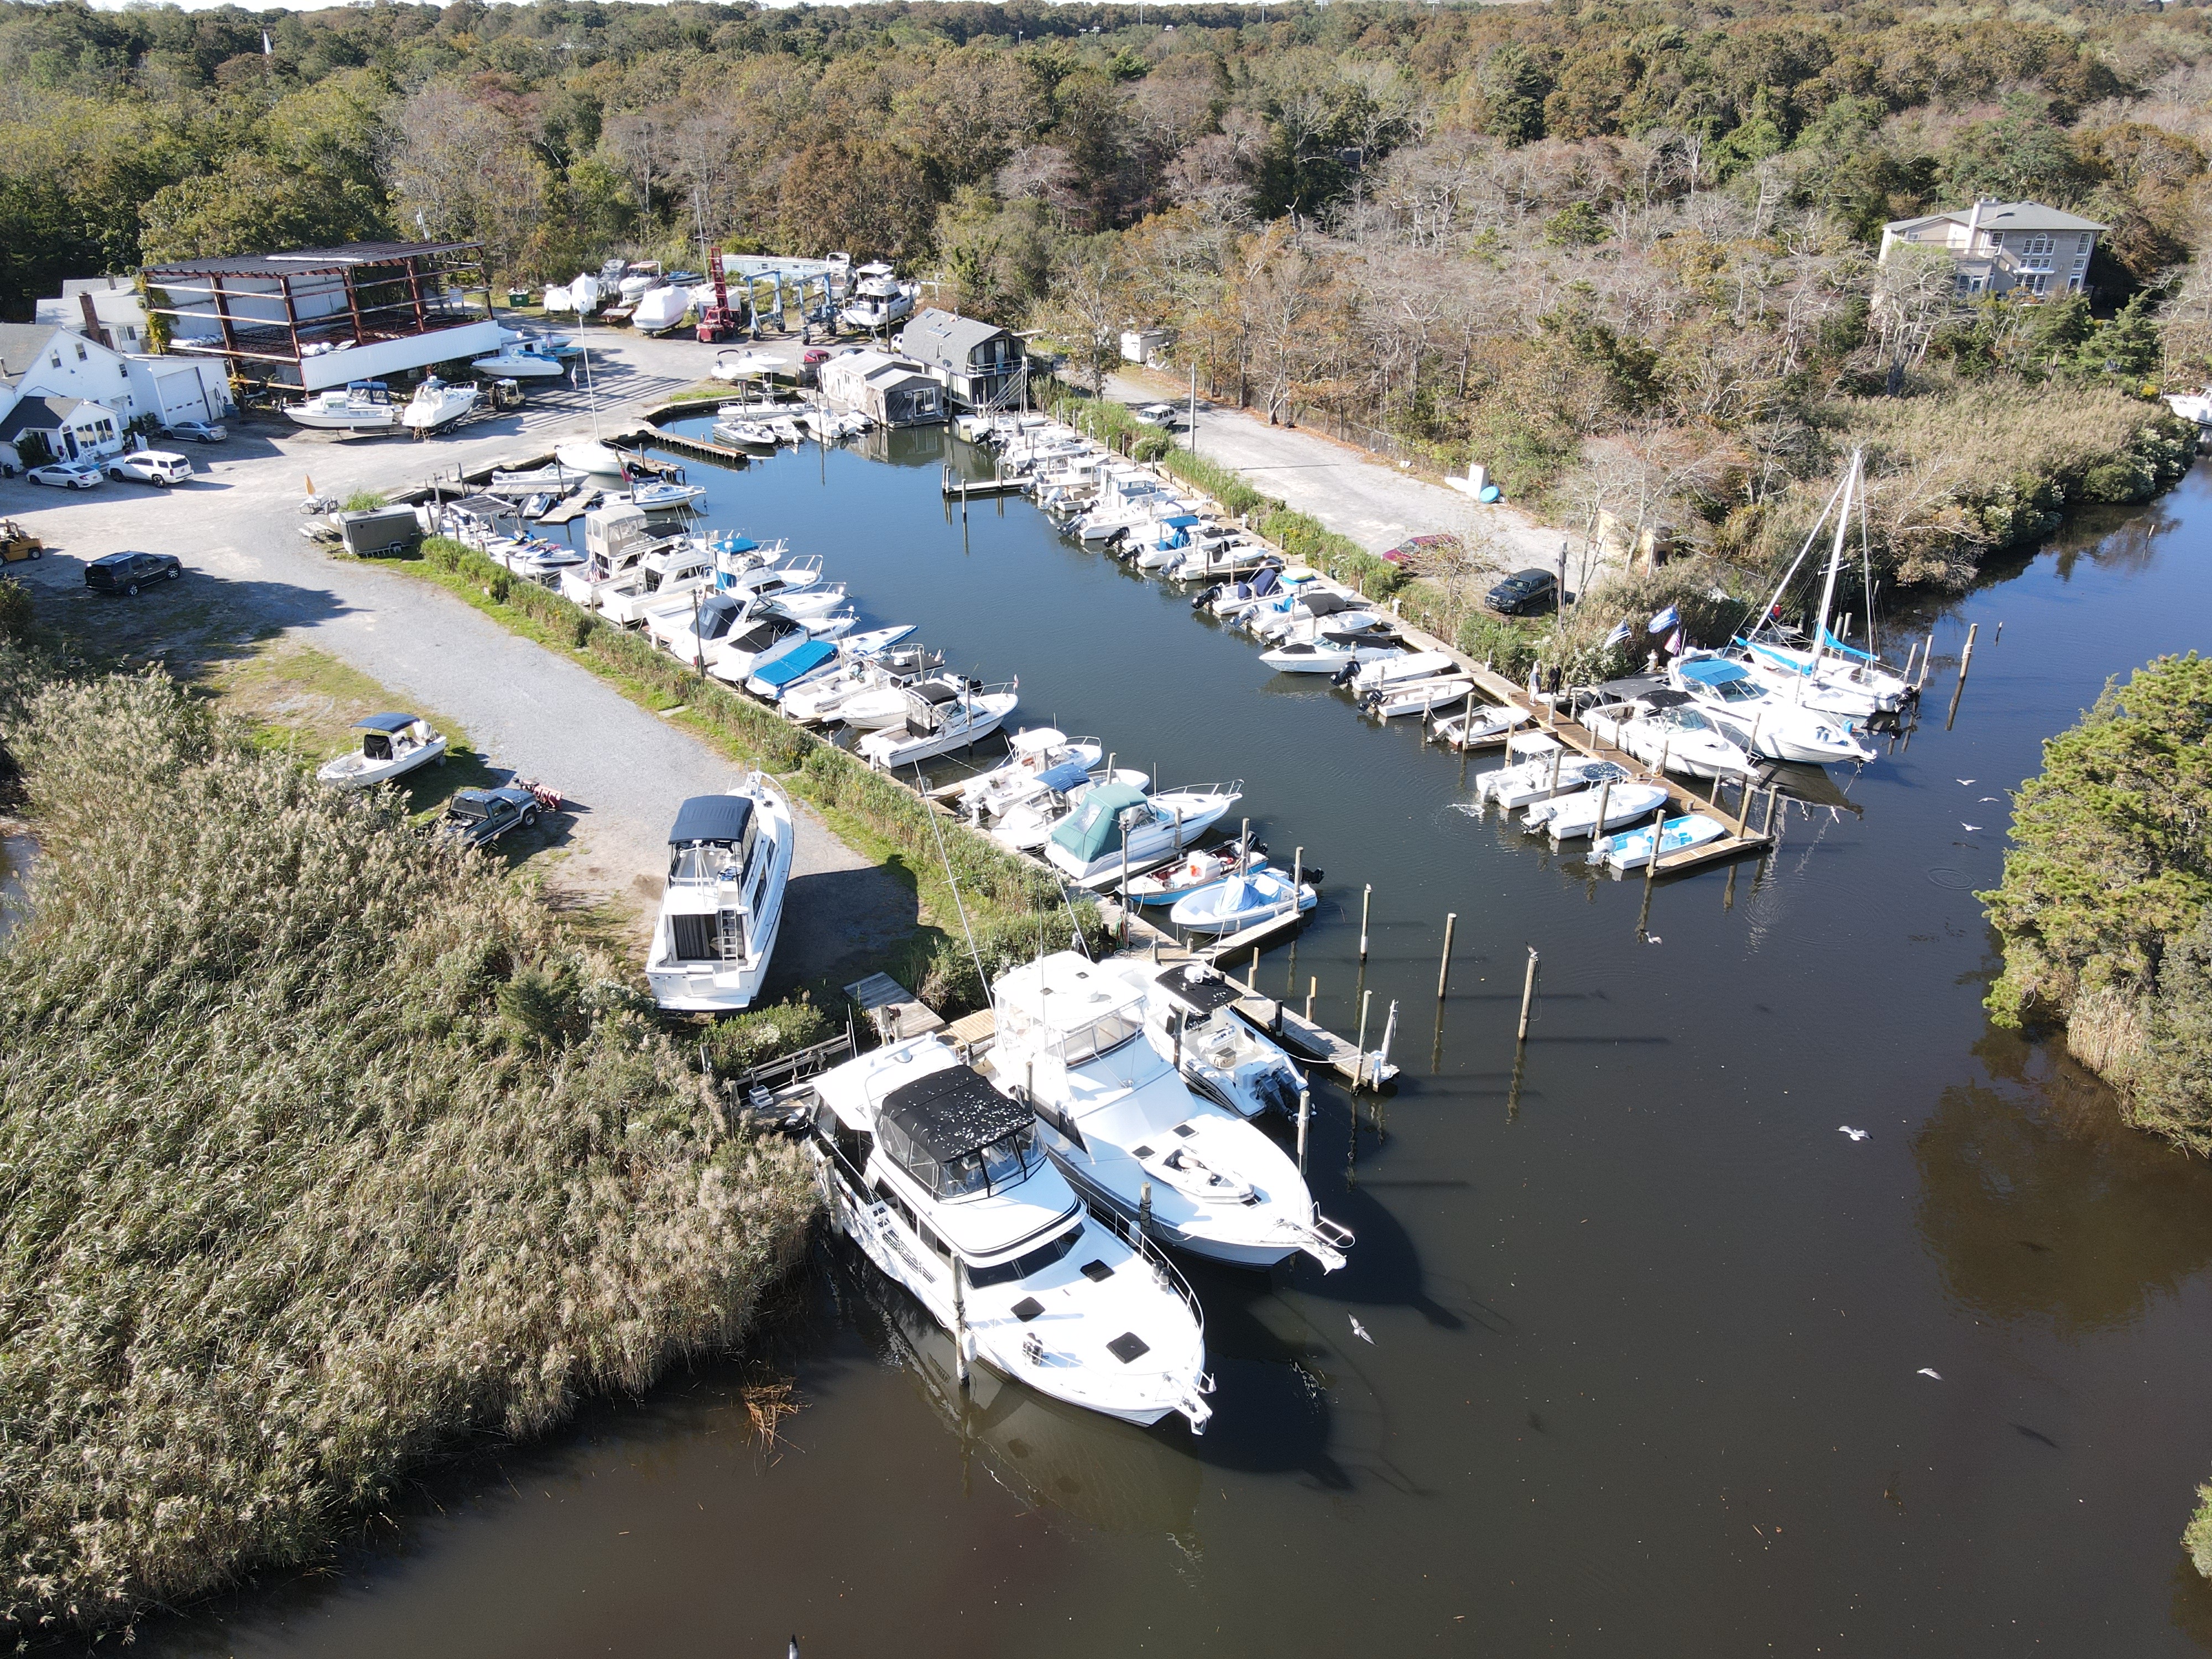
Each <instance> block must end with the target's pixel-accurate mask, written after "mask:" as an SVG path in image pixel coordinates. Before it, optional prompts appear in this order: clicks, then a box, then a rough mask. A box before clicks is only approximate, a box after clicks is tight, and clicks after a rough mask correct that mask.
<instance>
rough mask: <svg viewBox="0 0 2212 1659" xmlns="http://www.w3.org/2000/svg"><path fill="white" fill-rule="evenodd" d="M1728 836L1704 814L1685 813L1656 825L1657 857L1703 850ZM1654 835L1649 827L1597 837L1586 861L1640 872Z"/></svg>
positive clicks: (1724, 827) (1725, 827) (1647, 859)
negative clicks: (1696, 848) (1687, 849)
mask: <svg viewBox="0 0 2212 1659" xmlns="http://www.w3.org/2000/svg"><path fill="white" fill-rule="evenodd" d="M1728 833H1729V827H1728V825H1726V824H1725V823H1722V822H1721V821H1720V820H1719V819H1718V818H1716V817H1711V816H1709V815H1708V814H1706V813H1704V812H1690V813H1686V814H1685V815H1684V816H1682V817H1679V818H1668V820H1667V822H1666V823H1663V824H1662V825H1660V826H1659V830H1658V834H1657V836H1656V841H1657V842H1658V846H1659V856H1660V857H1661V858H1662V859H1664V858H1665V857H1666V856H1667V855H1668V854H1670V853H1679V852H1681V851H1682V850H1684V849H1685V848H1691V847H1703V846H1704V845H1705V843H1706V842H1714V841H1718V840H1719V839H1720V838H1721V837H1722V836H1725V835H1727V834H1728ZM1654 840H1655V836H1653V833H1652V827H1651V826H1650V824H1646V825H1644V828H1642V829H1630V830H1626V831H1624V832H1623V833H1621V834H1620V835H1617V836H1600V837H1599V838H1598V839H1597V840H1596V841H1595V842H1592V843H1591V844H1590V852H1589V855H1590V861H1591V862H1592V863H1594V864H1596V863H1601V864H1605V865H1608V866H1611V867H1612V868H1613V869H1615V870H1640V869H1642V868H1643V867H1644V866H1645V865H1647V864H1649V863H1650V862H1651V847H1652V842H1653V841H1654Z"/></svg>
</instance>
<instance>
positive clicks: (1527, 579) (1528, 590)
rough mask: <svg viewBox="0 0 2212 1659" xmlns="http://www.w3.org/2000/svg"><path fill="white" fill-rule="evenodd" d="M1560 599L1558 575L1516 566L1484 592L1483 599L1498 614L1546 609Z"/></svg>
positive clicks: (1517, 613)
mask: <svg viewBox="0 0 2212 1659" xmlns="http://www.w3.org/2000/svg"><path fill="white" fill-rule="evenodd" d="M1484 603H1485V604H1486V605H1489V607H1490V608H1491V609H1492V611H1497V612H1498V614H1499V615H1500V616H1504V617H1521V616H1526V615H1527V614H1528V612H1529V611H1547V610H1551V609H1553V608H1554V607H1556V606H1557V605H1558V604H1559V578H1558V577H1556V576H1554V575H1553V574H1552V573H1551V572H1550V571H1548V570H1537V569H1534V568H1530V569H1528V570H1516V571H1515V572H1514V573H1513V574H1511V575H1510V576H1508V577H1507V578H1506V579H1505V580H1504V581H1502V582H1500V583H1498V586H1495V587H1493V588H1492V589H1491V590H1490V592H1488V593H1487V594H1486V595H1485V596H1484Z"/></svg>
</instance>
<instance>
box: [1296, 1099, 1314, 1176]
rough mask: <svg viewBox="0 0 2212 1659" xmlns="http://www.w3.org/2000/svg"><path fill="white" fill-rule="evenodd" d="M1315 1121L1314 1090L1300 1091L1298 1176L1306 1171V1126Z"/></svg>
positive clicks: (1303, 1174)
mask: <svg viewBox="0 0 2212 1659" xmlns="http://www.w3.org/2000/svg"><path fill="white" fill-rule="evenodd" d="M1311 1121H1313V1091H1312V1090H1310V1089H1301V1090H1299V1091H1298V1178H1299V1179H1300V1180H1304V1178H1305V1173H1306V1126H1307V1125H1308V1124H1309V1123H1310V1122H1311Z"/></svg>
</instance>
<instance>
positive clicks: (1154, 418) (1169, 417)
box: [1134, 404, 1182, 427]
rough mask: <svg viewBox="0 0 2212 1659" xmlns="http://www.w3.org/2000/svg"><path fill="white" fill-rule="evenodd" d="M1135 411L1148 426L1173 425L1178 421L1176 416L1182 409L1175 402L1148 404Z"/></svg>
mask: <svg viewBox="0 0 2212 1659" xmlns="http://www.w3.org/2000/svg"><path fill="white" fill-rule="evenodd" d="M1134 412H1135V414H1136V416H1137V418H1138V419H1139V420H1140V421H1142V422H1144V423H1145V424H1146V426H1164V427H1172V426H1173V425H1175V423H1176V416H1179V415H1180V414H1182V410H1179V409H1177V408H1176V406H1175V405H1174V404H1146V405H1145V406H1144V407H1143V408H1142V409H1139V410H1136V411H1134Z"/></svg>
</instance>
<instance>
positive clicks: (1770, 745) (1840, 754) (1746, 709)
mask: <svg viewBox="0 0 2212 1659" xmlns="http://www.w3.org/2000/svg"><path fill="white" fill-rule="evenodd" d="M1667 680H1668V684H1670V685H1672V686H1673V687H1674V689H1675V690H1678V691H1681V692H1685V693H1686V694H1687V695H1688V696H1690V698H1691V699H1692V701H1694V702H1696V703H1697V705H1698V707H1699V708H1702V709H1703V710H1704V711H1705V714H1706V716H1707V718H1709V719H1710V720H1711V721H1712V722H1713V724H1714V725H1716V726H1719V727H1720V728H1721V729H1722V730H1723V731H1724V732H1727V733H1728V734H1729V736H1730V737H1732V738H1735V740H1736V741H1737V742H1738V743H1740V744H1743V746H1744V747H1745V748H1747V749H1748V750H1751V752H1752V753H1753V754H1754V755H1764V756H1765V757H1767V758H1769V759H1771V760H1785V761H1802V762H1804V763H1806V764H1808V765H1811V766H1820V765H1824V764H1826V763H1828V762H1830V761H1843V762H1846V763H1857V764H1864V763H1866V762H1868V761H1870V760H1872V759H1873V758H1874V747H1873V745H1872V744H1869V743H1868V742H1867V741H1866V740H1865V739H1864V738H1861V737H1860V736H1858V734H1857V733H1856V732H1853V731H1852V730H1851V727H1850V722H1849V721H1848V720H1844V718H1843V717H1842V716H1840V715H1838V714H1827V713H1826V712H1824V711H1822V710H1820V709H1818V708H1813V707H1812V706H1811V705H1810V704H1806V703H1796V702H1790V700H1789V698H1788V696H1786V695H1785V694H1784V693H1782V692H1778V691H1776V690H1773V689H1772V688H1771V687H1769V686H1767V685H1765V684H1762V683H1761V682H1760V681H1759V678H1757V677H1756V676H1755V675H1753V672H1752V671H1751V670H1750V669H1749V668H1747V667H1746V666H1745V665H1743V664H1742V663H1741V662H1731V661H1729V659H1727V658H1725V657H1723V656H1720V655H1719V654H1717V653H1705V652H1699V653H1692V654H1689V655H1685V656H1682V657H1678V658H1676V659H1675V660H1674V662H1673V663H1671V664H1669V665H1668V669H1667Z"/></svg>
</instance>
